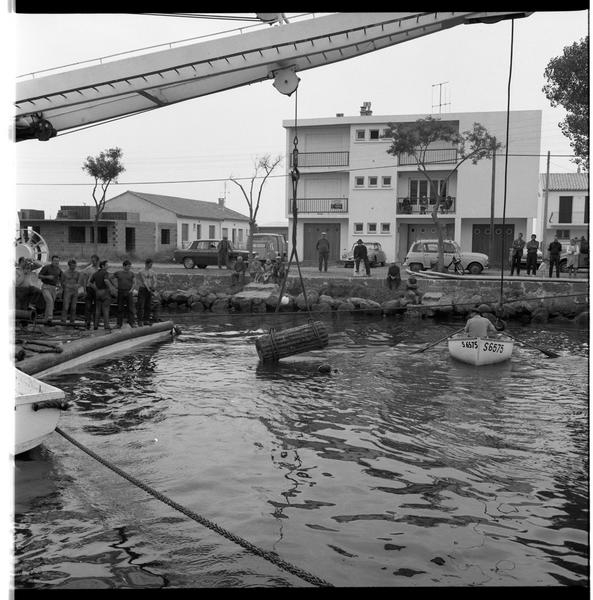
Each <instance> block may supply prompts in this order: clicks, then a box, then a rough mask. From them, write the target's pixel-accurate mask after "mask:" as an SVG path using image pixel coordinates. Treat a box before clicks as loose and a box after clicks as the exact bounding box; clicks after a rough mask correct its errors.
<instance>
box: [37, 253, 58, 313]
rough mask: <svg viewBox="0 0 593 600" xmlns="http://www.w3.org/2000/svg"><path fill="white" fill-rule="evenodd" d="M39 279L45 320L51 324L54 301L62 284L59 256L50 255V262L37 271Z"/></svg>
mask: <svg viewBox="0 0 593 600" xmlns="http://www.w3.org/2000/svg"><path fill="white" fill-rule="evenodd" d="M39 279H41V283H42V285H41V293H42V294H43V299H44V300H45V322H46V324H48V325H51V319H52V317H53V314H54V303H55V301H56V294H57V293H58V288H59V287H60V286H61V285H62V281H63V279H64V274H63V273H62V269H60V257H59V256H57V255H55V254H54V256H52V257H51V263H50V264H49V265H45V266H44V267H43V268H42V269H41V271H39Z"/></svg>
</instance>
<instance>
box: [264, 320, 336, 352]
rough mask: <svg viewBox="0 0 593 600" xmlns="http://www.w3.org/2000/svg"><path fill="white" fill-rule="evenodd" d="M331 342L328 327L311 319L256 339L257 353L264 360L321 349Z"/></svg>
mask: <svg viewBox="0 0 593 600" xmlns="http://www.w3.org/2000/svg"><path fill="white" fill-rule="evenodd" d="M328 342H329V338H328V334H327V329H326V327H325V325H324V324H323V323H322V322H321V321H311V322H310V323H307V324H306V325H301V326H300V327H293V328H291V329H285V330H284V331H275V330H274V329H270V333H269V334H266V335H263V336H261V337H260V338H258V339H257V340H255V348H256V349H257V354H258V355H259V358H260V360H261V361H263V362H268V361H277V360H279V359H281V358H284V357H285V356H291V355H292V354H299V353H300V352H307V351H308V350H319V349H320V348H325V346H327V344H328Z"/></svg>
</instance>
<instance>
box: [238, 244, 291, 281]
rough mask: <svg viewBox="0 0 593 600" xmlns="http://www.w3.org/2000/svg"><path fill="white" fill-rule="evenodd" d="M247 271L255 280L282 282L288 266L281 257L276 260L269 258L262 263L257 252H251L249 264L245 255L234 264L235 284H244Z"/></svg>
mask: <svg viewBox="0 0 593 600" xmlns="http://www.w3.org/2000/svg"><path fill="white" fill-rule="evenodd" d="M247 271H249V277H250V279H251V281H253V282H257V283H280V282H281V281H282V279H283V277H284V275H285V273H286V266H285V264H284V261H283V260H282V259H281V258H279V257H278V258H276V259H274V260H272V259H271V258H267V259H266V260H265V262H264V263H263V264H262V262H261V261H260V260H259V259H258V255H257V253H256V252H252V253H251V260H250V261H249V264H247V263H246V262H245V261H244V260H243V257H241V256H239V257H237V261H236V262H235V264H234V266H233V273H232V275H231V281H232V283H233V285H237V284H239V285H244V284H245V275H246V273H247Z"/></svg>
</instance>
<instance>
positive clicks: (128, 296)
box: [113, 258, 136, 329]
mask: <svg viewBox="0 0 593 600" xmlns="http://www.w3.org/2000/svg"><path fill="white" fill-rule="evenodd" d="M122 267H123V269H122V270H121V271H116V272H115V273H114V274H113V278H114V279H115V281H117V327H116V329H121V326H122V325H123V322H124V315H125V316H126V319H127V320H128V325H129V326H130V327H136V318H135V316H134V315H135V311H134V298H133V297H132V288H133V287H134V281H135V278H136V276H135V275H134V273H133V272H132V263H131V262H130V261H129V260H128V259H127V258H126V260H124V262H123V263H122Z"/></svg>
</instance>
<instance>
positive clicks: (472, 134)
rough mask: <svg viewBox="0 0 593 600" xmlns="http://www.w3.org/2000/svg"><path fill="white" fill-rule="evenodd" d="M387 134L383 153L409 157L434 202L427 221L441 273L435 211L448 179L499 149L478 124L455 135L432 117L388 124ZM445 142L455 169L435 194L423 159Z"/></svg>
mask: <svg viewBox="0 0 593 600" xmlns="http://www.w3.org/2000/svg"><path fill="white" fill-rule="evenodd" d="M387 125H388V126H389V130H388V131H387V132H386V133H385V135H384V136H383V137H384V138H392V139H393V142H392V144H391V146H390V147H389V148H388V149H387V153H388V154H392V155H393V156H396V157H399V156H400V155H402V154H405V155H408V156H411V157H413V159H414V160H415V162H416V166H417V168H418V171H420V172H421V173H422V174H423V175H424V177H425V178H426V180H427V181H428V185H429V188H430V190H431V194H430V195H431V197H432V198H433V199H434V204H433V206H432V211H431V217H432V221H433V223H434V224H435V225H436V230H437V237H438V241H439V252H438V263H437V269H438V270H439V271H441V270H443V268H444V267H443V265H444V255H443V226H442V223H439V208H440V207H441V205H442V204H443V202H444V201H445V199H446V192H445V190H446V189H447V185H448V182H449V179H450V178H451V176H452V175H453V173H455V172H456V171H457V169H459V167H460V166H461V165H462V164H463V163H464V162H465V161H467V160H471V161H472V163H473V164H474V165H475V164H477V163H478V161H480V160H481V159H483V158H492V156H493V154H494V153H495V152H496V151H497V150H498V149H499V148H500V147H501V146H502V144H500V143H498V142H497V141H496V138H495V137H494V136H492V135H490V133H488V131H487V130H486V128H485V127H484V126H483V125H480V123H474V125H473V129H471V130H469V131H464V132H463V133H461V134H460V133H458V132H457V128H456V127H455V126H454V125H453V124H452V123H448V122H446V121H440V120H438V119H435V118H433V117H430V116H429V117H426V118H424V119H418V120H417V121H415V122H412V123H388V124H387ZM439 141H440V142H448V143H450V144H451V148H452V149H455V150H456V151H457V152H456V158H455V166H454V167H453V168H452V169H451V170H450V171H449V172H448V173H447V175H446V176H445V179H444V181H443V185H442V186H441V192H442V193H439V190H438V187H437V186H438V184H437V182H436V181H434V180H433V179H432V177H431V176H430V171H429V170H428V169H427V166H428V165H430V164H431V161H430V158H429V155H427V152H428V150H430V149H431V148H429V146H430V145H431V144H433V143H434V142H439Z"/></svg>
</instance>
